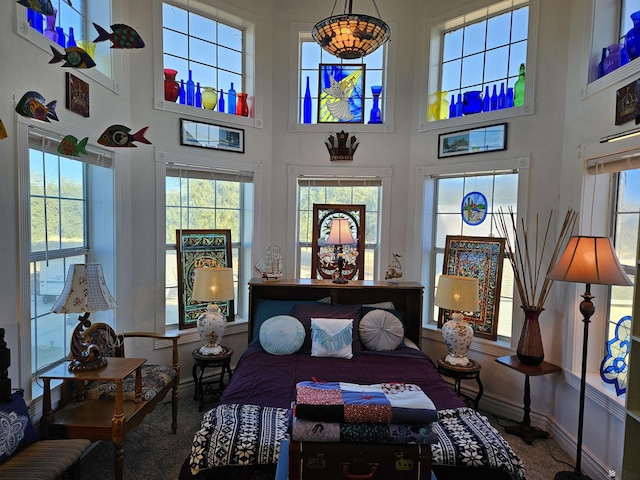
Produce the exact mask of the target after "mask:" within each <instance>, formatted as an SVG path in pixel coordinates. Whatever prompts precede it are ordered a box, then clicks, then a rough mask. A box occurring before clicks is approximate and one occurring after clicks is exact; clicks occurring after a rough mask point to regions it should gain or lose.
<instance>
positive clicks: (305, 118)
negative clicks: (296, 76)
mask: <svg viewBox="0 0 640 480" xmlns="http://www.w3.org/2000/svg"><path fill="white" fill-rule="evenodd" d="M302 111H303V114H302V123H311V89H310V88H309V77H307V88H306V90H305V91H304V101H303V104H302Z"/></svg>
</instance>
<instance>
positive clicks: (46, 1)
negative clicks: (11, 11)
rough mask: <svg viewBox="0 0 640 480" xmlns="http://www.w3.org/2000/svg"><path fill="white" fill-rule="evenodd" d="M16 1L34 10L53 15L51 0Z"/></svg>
mask: <svg viewBox="0 0 640 480" xmlns="http://www.w3.org/2000/svg"><path fill="white" fill-rule="evenodd" d="M18 3H19V4H20V5H24V6H25V7H27V8H30V9H31V10H33V11H34V12H39V13H43V14H45V15H55V12H54V10H53V5H52V4H51V0H18Z"/></svg>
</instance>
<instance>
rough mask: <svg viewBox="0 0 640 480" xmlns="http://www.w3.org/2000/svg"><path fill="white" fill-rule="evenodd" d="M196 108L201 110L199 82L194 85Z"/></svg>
mask: <svg viewBox="0 0 640 480" xmlns="http://www.w3.org/2000/svg"><path fill="white" fill-rule="evenodd" d="M195 104H196V107H197V108H202V92H201V91H200V82H198V83H197V84H196V101H195Z"/></svg>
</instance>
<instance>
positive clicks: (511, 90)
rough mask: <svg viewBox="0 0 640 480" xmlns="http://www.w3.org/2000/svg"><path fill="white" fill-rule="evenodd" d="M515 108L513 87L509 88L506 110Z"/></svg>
mask: <svg viewBox="0 0 640 480" xmlns="http://www.w3.org/2000/svg"><path fill="white" fill-rule="evenodd" d="M511 107H513V87H509V88H507V106H506V108H511Z"/></svg>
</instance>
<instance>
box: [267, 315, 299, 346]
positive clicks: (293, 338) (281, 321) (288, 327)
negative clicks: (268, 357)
mask: <svg viewBox="0 0 640 480" xmlns="http://www.w3.org/2000/svg"><path fill="white" fill-rule="evenodd" d="M304 335H305V331H304V327H303V326H302V323H300V320H298V319H297V318H296V317H292V316H290V315H276V316H275V317H271V318H268V319H267V320H265V321H264V323H263V324H262V325H261V326H260V345H262V348H264V349H265V350H266V351H267V352H269V353H270V354H272V355H291V354H292V353H295V352H297V351H298V350H300V347H301V346H302V343H303V342H304Z"/></svg>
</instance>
